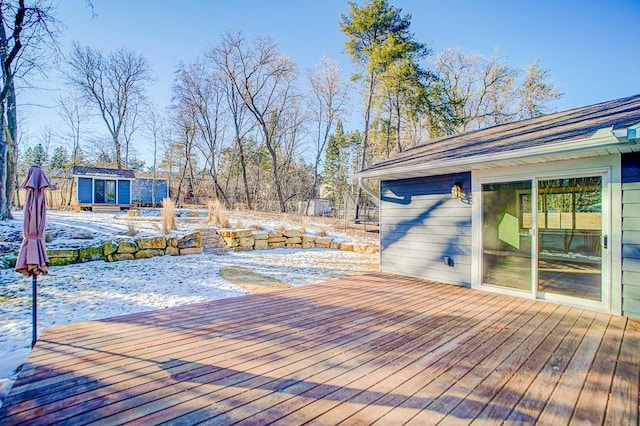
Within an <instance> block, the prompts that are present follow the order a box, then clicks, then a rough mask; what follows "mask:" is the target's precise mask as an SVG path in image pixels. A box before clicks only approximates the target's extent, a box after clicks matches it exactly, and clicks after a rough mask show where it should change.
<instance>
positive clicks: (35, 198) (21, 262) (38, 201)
mask: <svg viewBox="0 0 640 426" xmlns="http://www.w3.org/2000/svg"><path fill="white" fill-rule="evenodd" d="M49 186H51V184H50V183H49V180H48V179H47V177H46V176H45V174H44V172H43V171H42V169H41V168H40V167H38V166H31V168H29V174H28V175H27V178H26V179H25V181H24V182H22V185H21V187H22V188H25V189H26V191H27V200H26V201H25V203H24V228H23V232H22V235H23V239H22V245H21V246H20V253H19V254H18V259H17V261H16V271H17V272H19V273H21V274H23V275H26V276H28V277H29V276H30V277H32V280H31V286H32V287H31V294H32V302H33V314H32V318H33V330H32V334H31V347H33V346H34V345H35V344H36V340H37V337H38V336H37V322H38V320H37V319H38V313H37V309H38V275H40V274H42V275H46V274H47V273H48V272H49V271H48V269H47V265H48V264H49V258H48V257H47V249H46V248H45V245H44V230H45V226H46V219H47V212H46V202H45V196H44V190H45V188H47V187H49Z"/></svg>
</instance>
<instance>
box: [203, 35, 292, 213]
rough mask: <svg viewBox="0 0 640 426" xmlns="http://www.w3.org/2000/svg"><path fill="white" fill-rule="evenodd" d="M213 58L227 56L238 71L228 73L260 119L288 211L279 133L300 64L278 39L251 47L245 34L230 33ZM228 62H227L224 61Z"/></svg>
mask: <svg viewBox="0 0 640 426" xmlns="http://www.w3.org/2000/svg"><path fill="white" fill-rule="evenodd" d="M213 51H214V53H213V54H211V55H210V57H211V58H212V59H213V60H214V61H216V60H217V59H218V58H227V59H226V60H228V61H230V62H233V64H234V65H233V69H237V70H238V72H237V73H235V74H233V75H228V77H229V78H231V83H232V85H233V87H234V89H235V90H236V91H237V93H238V95H239V96H240V97H241V98H242V100H243V102H244V104H245V105H246V107H247V109H248V110H249V112H250V113H251V115H252V116H253V118H254V119H255V120H256V123H257V127H258V128H259V129H260V131H261V134H262V138H263V142H264V145H265V147H266V148H267V151H268V152H269V155H270V157H271V169H272V173H273V180H274V184H275V189H276V194H277V196H278V203H279V205H280V211H281V212H285V211H286V205H285V198H284V195H283V192H282V184H281V178H280V175H279V173H278V152H279V146H278V142H279V141H280V140H281V139H280V138H279V135H278V134H277V132H278V131H279V130H281V129H282V120H283V117H284V114H285V112H286V111H287V108H288V107H289V104H290V103H291V99H292V96H293V91H294V87H293V84H294V81H295V78H296V66H295V64H294V63H293V62H292V61H290V60H289V59H288V58H287V57H284V56H282V55H280V54H279V53H278V52H277V50H276V45H275V42H274V41H273V40H272V39H270V38H267V37H262V38H257V39H256V40H255V41H254V42H253V43H252V44H251V45H250V46H248V45H247V43H246V42H245V40H244V38H243V37H242V35H241V34H238V33H236V34H226V35H225V36H223V38H222V42H221V44H220V45H219V46H217V47H215V48H214V49H213ZM221 65H224V64H221Z"/></svg>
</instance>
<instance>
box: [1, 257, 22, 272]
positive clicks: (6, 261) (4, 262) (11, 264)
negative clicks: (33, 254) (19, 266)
mask: <svg viewBox="0 0 640 426" xmlns="http://www.w3.org/2000/svg"><path fill="white" fill-rule="evenodd" d="M17 260H18V256H16V255H15V254H5V255H3V256H0V269H10V268H15V267H16V261H17Z"/></svg>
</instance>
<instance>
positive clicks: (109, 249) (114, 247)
mask: <svg viewBox="0 0 640 426" xmlns="http://www.w3.org/2000/svg"><path fill="white" fill-rule="evenodd" d="M116 251H118V244H116V243H114V242H113V241H105V242H104V243H102V254H103V255H104V256H105V257H107V256H109V255H110V254H113V253H115V252H116Z"/></svg>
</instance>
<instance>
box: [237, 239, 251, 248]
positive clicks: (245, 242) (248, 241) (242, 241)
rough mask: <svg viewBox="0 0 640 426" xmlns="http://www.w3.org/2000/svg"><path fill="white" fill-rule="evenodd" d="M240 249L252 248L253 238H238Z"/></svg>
mask: <svg viewBox="0 0 640 426" xmlns="http://www.w3.org/2000/svg"><path fill="white" fill-rule="evenodd" d="M238 240H239V245H240V247H253V244H254V243H255V240H254V239H253V237H240V238H238Z"/></svg>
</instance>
